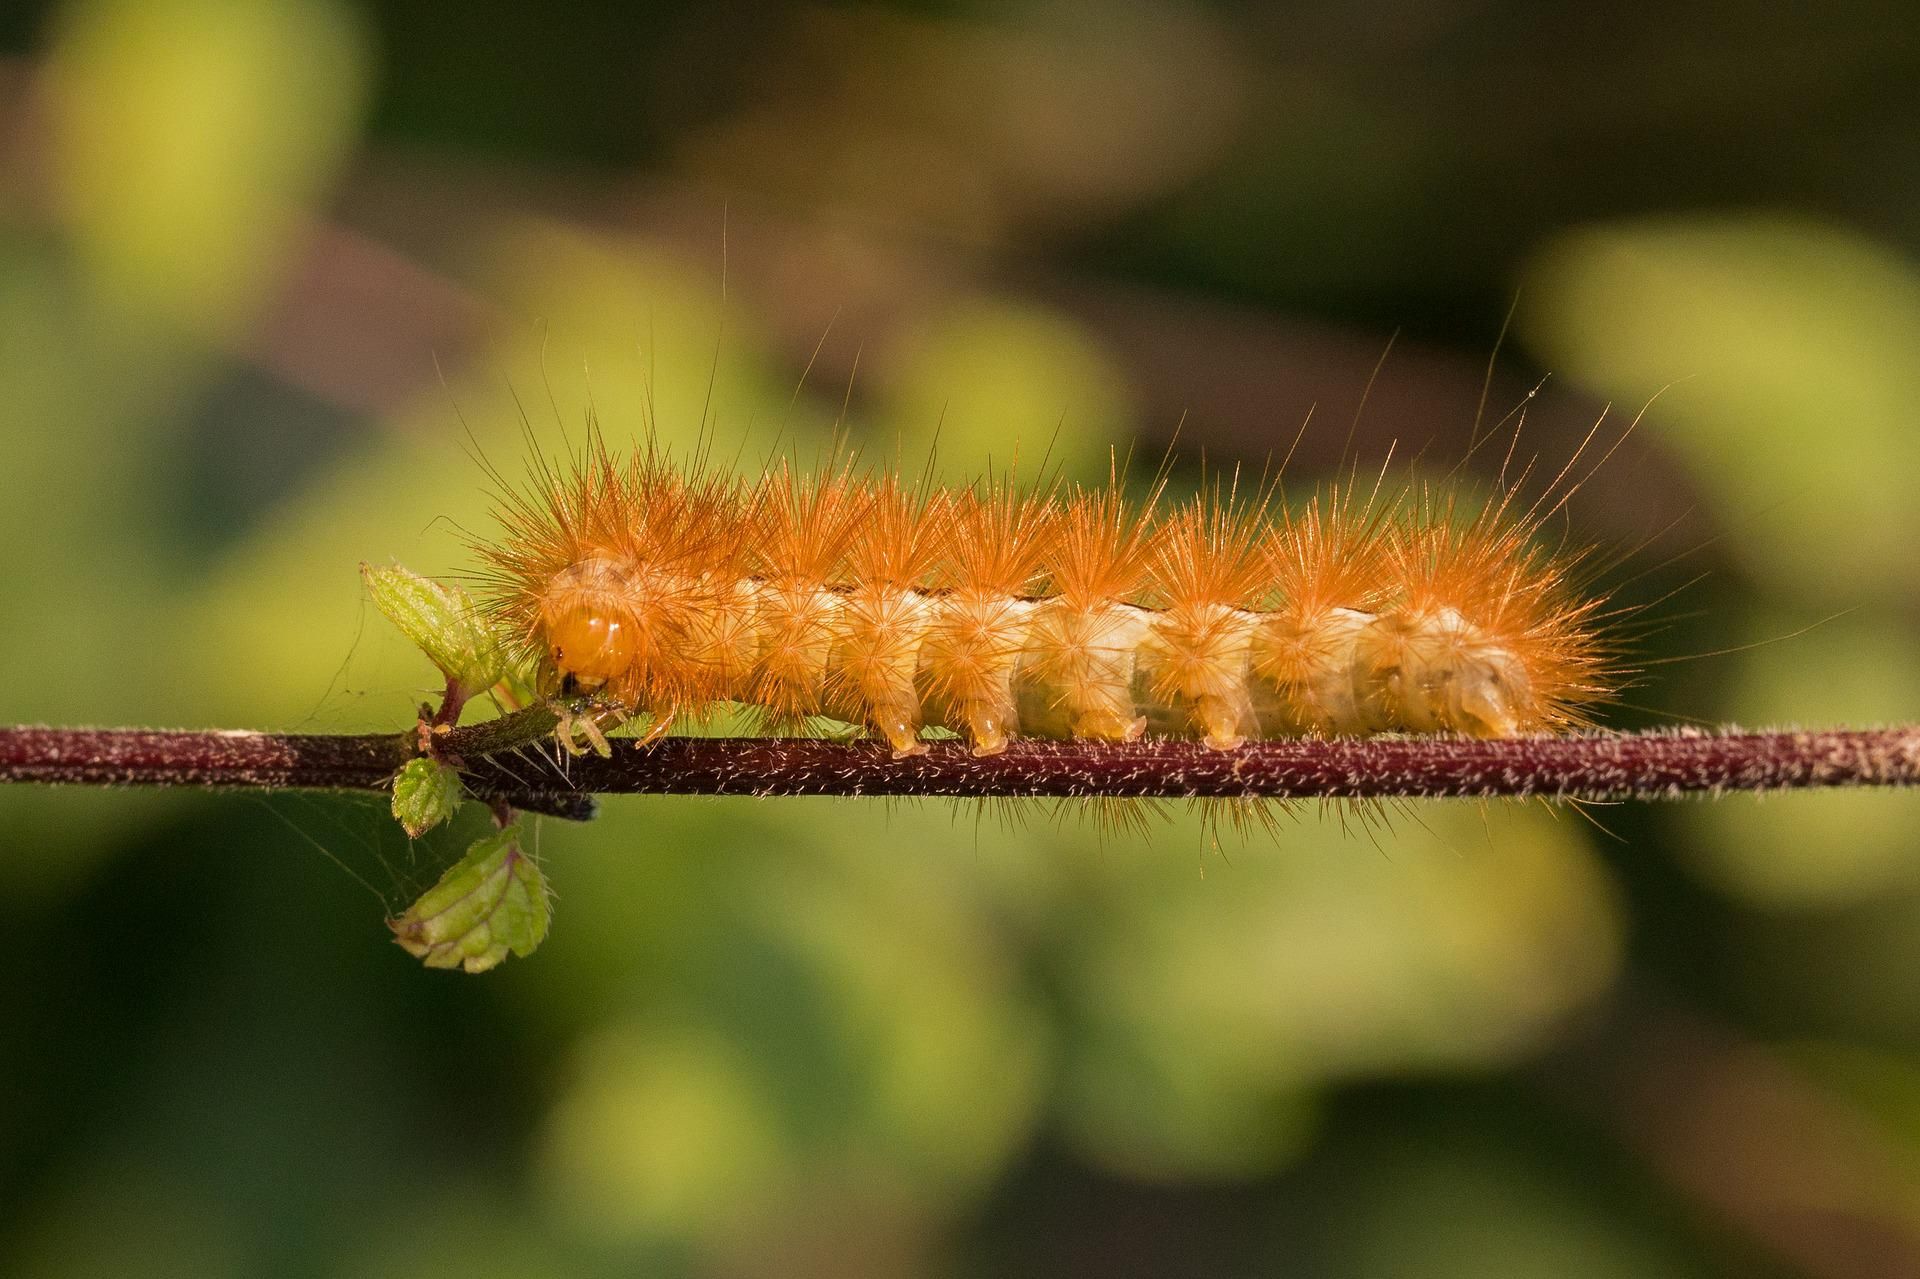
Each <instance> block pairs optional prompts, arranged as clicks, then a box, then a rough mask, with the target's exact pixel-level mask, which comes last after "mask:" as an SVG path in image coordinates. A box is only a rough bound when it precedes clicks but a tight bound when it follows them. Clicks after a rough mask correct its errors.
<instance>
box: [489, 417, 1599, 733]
mask: <svg viewBox="0 0 1920 1279" xmlns="http://www.w3.org/2000/svg"><path fill="white" fill-rule="evenodd" d="M1115 469H1116V472H1117V470H1118V468H1115ZM1565 475H1566V472H1565V471H1563V472H1562V474H1561V477H1560V479H1561V480H1564V478H1565ZM1523 478H1524V477H1523ZM1353 479H1354V477H1353V476H1350V477H1349V481H1348V483H1347V484H1345V485H1333V486H1330V487H1327V488H1325V489H1323V490H1321V491H1319V492H1317V493H1315V494H1314V495H1313V496H1312V498H1311V500H1310V501H1308V502H1307V503H1306V504H1305V505H1304V506H1302V507H1300V508H1298V509H1288V508H1287V506H1286V504H1285V503H1284V502H1281V501H1277V500H1275V498H1276V494H1275V493H1274V492H1273V491H1272V489H1271V488H1263V490H1262V492H1261V493H1260V494H1258V495H1256V496H1255V497H1254V498H1251V499H1247V500H1241V499H1240V498H1238V497H1237V496H1236V494H1235V492H1234V491H1233V490H1232V489H1231V488H1229V489H1227V490H1226V491H1224V492H1223V491H1222V490H1221V488H1220V486H1219V485H1217V484H1216V485H1215V487H1214V488H1213V490H1212V491H1208V492H1203V493H1201V494H1200V495H1198V496H1196V497H1193V498H1191V499H1189V500H1186V501H1184V502H1179V503H1174V504H1171V505H1168V504H1166V503H1165V502H1164V493H1165V479H1164V473H1163V475H1162V476H1161V477H1160V478H1159V479H1157V480H1156V481H1155V483H1154V484H1153V485H1152V486H1151V489H1150V491H1149V492H1148V493H1147V495H1146V496H1145V497H1144V498H1143V499H1142V500H1140V501H1138V502H1132V501H1129V499H1128V497H1127V495H1126V492H1125V486H1124V485H1123V484H1122V483H1121V480H1120V477H1119V476H1118V474H1115V475H1114V476H1112V477H1111V478H1110V480H1109V481H1108V482H1107V483H1105V484H1103V485H1095V486H1068V485H1064V484H1060V483H1053V484H1044V485H1036V486H1030V487H1024V488H1023V487H1022V486H1021V485H1019V484H1017V483H1015V482H1014V480H1013V479H1012V478H1011V477H1010V476H1005V477H1001V478H999V479H997V480H988V481H984V482H982V483H980V484H977V485H974V486H971V487H962V488H953V489H949V488H940V487H936V486H933V485H931V484H928V483H925V482H919V483H912V484H909V483H907V482H906V481H904V480H903V479H902V478H901V477H900V476H898V475H897V474H893V473H889V472H885V471H882V472H878V473H873V474H865V473H859V472H856V470H855V468H854V467H853V466H852V464H851V463H846V462H842V463H837V464H833V465H829V466H826V467H824V468H821V469H820V470H818V471H817V472H816V473H813V474H803V473H802V472H801V471H800V470H799V469H798V468H797V467H796V466H795V465H793V464H792V463H791V462H787V461H782V462H779V463H777V464H775V465H771V466H769V467H768V468H767V469H766V470H765V471H764V472H763V474H761V475H760V476H758V477H756V478H748V479H742V478H737V477H735V476H733V475H730V474H727V473H725V472H723V471H720V470H718V469H715V468H712V467H710V466H707V465H705V464H702V463H700V462H698V461H697V460H696V461H695V462H693V463H690V464H677V463H676V462H675V461H674V460H673V459H671V458H669V457H668V456H667V455H666V454H665V453H663V452H662V451H660V450H659V449H657V448H654V447H651V446H641V447H638V448H637V449H636V450H635V451H634V452H633V453H632V454H631V455H627V456H624V457H623V456H620V455H616V453H615V452H614V451H613V450H612V449H610V448H609V447H608V445H607V444H606V442H605V440H604V438H603V436H602V435H601V434H600V432H599V431H598V430H597V429H595V430H594V431H593V432H592V433H591V436H590V439H589V441H588V443H587V444H586V446H585V447H584V448H583V449H582V450H580V451H579V452H578V454H577V455H575V456H573V457H571V458H569V459H567V460H564V461H562V462H555V461H552V460H549V459H546V458H543V457H541V456H539V455H538V454H536V456H535V459H534V462H533V465H532V468H531V479H530V481H529V482H528V483H526V484H524V485H521V486H502V487H501V492H500V500H499V503H498V517H499V522H500V524H501V527H502V530H503V535H502V536H501V537H499V538H498V539H495V540H482V539H475V541H474V543H473V546H474V550H475V552H476V554H477V556H478V558H479V559H480V561H481V563H482V565H483V568H482V570H481V573H480V581H481V585H482V590H483V598H484V600H485V602H486V607H487V608H488V609H489V610H490V612H491V613H492V615H493V617H494V618H495V620H496V621H497V622H498V624H499V626H500V627H501V629H502V631H503V633H505V634H508V635H511V636H513V637H515V640H516V642H517V643H519V644H520V645H521V646H522V647H523V649H524V654H523V656H524V659H525V661H526V662H527V663H528V664H529V665H530V666H531V668H532V669H533V670H534V671H535V672H536V682H537V687H538V688H539V690H540V691H541V692H542V693H543V694H544V695H547V696H549V697H552V698H554V699H556V700H557V701H558V700H561V699H575V700H576V702H584V703H586V704H590V705H591V706H592V707H594V710H593V711H592V712H591V713H587V714H581V715H567V716H564V717H563V719H562V723H561V726H560V729H559V730H558V733H557V736H558V739H559V741H560V742H561V744H562V745H563V746H564V747H566V748H567V749H568V750H569V751H573V752H576V753H577V752H578V751H580V750H581V749H583V748H584V745H585V744H591V745H594V746H595V747H596V748H598V749H601V750H604V749H605V746H606V744H605V740H604V735H603V733H602V731H601V729H600V728H599V727H598V723H599V721H600V720H601V719H602V718H603V717H606V716H611V717H612V718H613V719H615V720H620V721H624V720H627V719H636V720H638V719H644V720H645V721H646V727H645V729H644V731H643V733H642V740H643V741H651V740H654V739H656V738H658V737H659V736H661V735H663V734H665V733H667V732H669V731H672V730H673V729H674V728H675V727H676V726H683V725H691V724H696V723H699V722H701V721H703V720H705V719H706V718H707V717H709V716H711V715H712V714H714V713H715V712H716V711H718V710H719V709H721V708H722V707H734V706H737V707H744V708H746V709H747V710H748V711H749V712H750V713H751V714H752V715H753V716H754V717H755V719H756V721H757V723H758V726H759V728H760V729H761V731H762V732H765V733H804V732H811V731H818V730H819V729H820V727H821V726H822V725H823V724H824V723H829V722H832V723H840V724H845V725H852V726H854V727H855V728H857V729H859V730H863V731H865V732H866V733H869V734H872V735H875V736H878V737H879V738H882V739H884V741H885V742H886V743H887V744H888V745H889V746H890V747H891V748H892V751H893V754H894V757H895V758H903V757H906V756H911V755H915V754H919V753H921V752H924V751H925V750H927V749H928V746H927V741H926V736H927V730H929V729H932V730H945V731H946V732H948V733H951V734H953V735H957V736H958V737H960V738H962V739H963V740H964V741H965V743H966V744H967V745H968V747H969V748H970V749H971V750H972V751H973V753H974V754H976V755H991V754H995V753H998V752H1001V751H1003V750H1005V748H1006V746H1007V744H1008V742H1009V741H1010V740H1012V739H1014V738H1016V737H1028V738H1040V739H1055V740H1061V739H1080V740H1096V741H1132V740H1135V739H1138V738H1140V737H1142V736H1143V735H1165V736H1171V737H1182V738H1195V739H1199V740H1201V741H1203V742H1205V743H1206V745H1207V746H1209V747H1211V748H1214V749H1217V750H1221V751H1232V750H1234V749H1236V748H1237V747H1239V746H1240V745H1241V744H1242V743H1244V742H1246V741H1247V740H1249V739H1254V738H1273V737H1298V736H1328V737H1332V736H1368V735H1375V734H1382V733H1441V734H1457V735H1463V736H1469V737H1481V738H1503V737H1514V736H1520V735H1525V734H1535V733H1552V732H1562V731H1566V730H1568V729H1571V728H1574V727H1578V726H1580V725H1583V724H1584V723H1586V722H1587V717H1588V712H1589V710H1590V708H1591V707H1593V706H1594V704H1595V703H1597V702H1599V701H1601V700H1603V699H1604V698H1606V697H1607V696H1608V695H1609V693H1610V692H1612V691H1613V689H1614V688H1615V687H1617V684H1618V681H1619V672H1618V671H1617V670H1616V669H1615V665H1614V662H1613V654H1612V650H1611V649H1610V648H1609V646H1608V644H1607V642H1606V641H1605V639H1604V638H1603V637H1602V635H1601V634H1600V628H1599V627H1598V625H1597V622H1598V620H1599V618H1600V611H1599V610H1600V609H1601V607H1602V601H1601V600H1600V599H1598V598H1593V597H1582V595H1581V594H1580V592H1579V591H1578V589H1577V584H1576V581H1575V578H1576V574H1575V571H1574V570H1575V567H1576V565H1578V564H1579V562H1580V559H1581V557H1580V555H1579V554H1578V553H1570V552H1568V551H1565V550H1563V549H1555V548H1553V547H1551V546H1550V545H1549V544H1548V539H1546V538H1544V537H1543V536H1542V533H1543V530H1544V527H1545V525H1546V522H1547V518H1548V516H1549V515H1550V514H1551V513H1552V512H1554V511H1557V510H1558V509H1559V507H1560V505H1561V504H1562V503H1564V500H1565V494H1564V493H1563V494H1562V496H1561V498H1560V501H1559V502H1556V503H1554V504H1553V505H1552V506H1551V507H1545V509H1543V507H1544V505H1545V504H1544V502H1543V501H1536V502H1535V504H1534V505H1532V506H1522V505H1521V504H1520V501H1519V499H1518V497H1517V494H1518V492H1519V490H1520V486H1519V485H1517V484H1516V485H1513V486H1507V485H1502V487H1501V489H1500V490H1499V491H1498V492H1497V493H1496V494H1495V495H1494V497H1493V499H1492V500H1490V501H1489V502H1487V503H1486V504H1485V505H1483V506H1481V507H1479V508H1478V509H1477V511H1474V512H1473V513H1471V514H1466V513H1463V512H1462V510H1461V504H1460V503H1458V502H1457V501H1456V500H1454V499H1452V498H1450V497H1444V496H1441V495H1439V494H1438V493H1437V492H1436V491H1435V490H1434V489H1432V488H1426V487H1419V486H1415V485H1413V484H1411V483H1409V484H1407V485H1406V486H1405V488H1404V489H1403V490H1402V491H1400V492H1398V493H1392V494H1389V493H1387V492H1386V491H1385V488H1384V483H1376V484H1375V485H1374V487H1373V489H1372V491H1371V492H1369V493H1367V495H1366V496H1365V497H1364V499H1362V498H1359V497H1357V496H1356V494H1357V493H1358V492H1359V491H1360V486H1359V485H1356V484H1355V483H1354V482H1353ZM1559 484H1560V480H1556V484H1555V487H1558V486H1559ZM1163 508H1164V509H1163ZM583 738H584V739H585V741H584V743H583V741H582V739H583Z"/></svg>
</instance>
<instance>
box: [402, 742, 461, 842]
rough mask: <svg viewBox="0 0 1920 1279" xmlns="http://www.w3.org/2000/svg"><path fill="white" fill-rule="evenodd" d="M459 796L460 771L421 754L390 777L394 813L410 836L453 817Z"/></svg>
mask: <svg viewBox="0 0 1920 1279" xmlns="http://www.w3.org/2000/svg"><path fill="white" fill-rule="evenodd" d="M460 798H461V790H460V774H459V773H457V772H455V771H454V770H453V769H452V768H451V767H449V766H448V765H446V764H443V763H441V762H440V761H439V760H437V759H428V758H427V757H426V756H424V755H422V756H419V757H418V758H416V759H410V760H408V761H407V765H406V767H405V768H402V769H401V770H400V775H399V776H398V777H396V778H394V779H393V815H394V818H395V819H396V820H397V821H399V823H400V825H401V826H403V827H405V828H406V832H407V837H408V838H409V839H418V838H420V837H421V836H422V835H424V834H426V833H427V832H428V831H430V830H432V829H433V828H434V827H435V826H438V825H439V824H440V823H441V822H444V821H446V820H447V818H449V817H451V816H453V810H454V809H456V808H458V807H460Z"/></svg>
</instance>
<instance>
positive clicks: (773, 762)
mask: <svg viewBox="0 0 1920 1279" xmlns="http://www.w3.org/2000/svg"><path fill="white" fill-rule="evenodd" d="M553 724H554V719H553V716H552V714H551V713H550V712H547V711H545V710H543V709H535V710H529V711H522V712H520V713H518V714H515V715H510V716H506V717H504V718H501V719H496V720H490V721H488V722H486V723H483V724H477V725H474V726H472V727H468V728H455V729H451V730H438V731H435V732H434V733H433V734H432V741H433V744H434V748H435V749H434V753H435V754H436V755H438V756H439V757H441V758H443V759H446V760H447V761H448V762H450V763H452V764H454V765H455V766H456V767H457V768H459V769H460V771H461V774H462V776H463V777H464V778H465V780H466V783H467V787H468V789H469V790H470V791H471V792H472V794H473V795H474V796H475V797H476V798H478V799H480V800H482V801H484V802H487V803H493V804H509V805H511V806H513V807H515V808H522V809H527V810H529V811H533V812H546V813H554V814H557V815H561V816H567V817H576V818H578V817H585V816H589V815H591V807H592V801H591V799H590V798H589V797H590V796H591V795H594V794H672V795H896V796H897V795H905V796H953V797H960V798H980V799H984V798H997V797H1017V796H1078V797H1114V798H1145V797H1152V798H1251V797H1271V798H1295V799H1297V798H1333V799H1339V798H1348V799H1373V798H1401V799H1415V798H1444V797H1467V798H1493V797H1499V796H1546V797H1550V798H1557V799H1588V800H1617V799H1668V798H1676V797H1679V796H1682V795H1693V794H1720V793H1723V792H1727V791H1768V790H1787V789H1810V788H1824V787H1836V786H1913V785H1920V726H1909V727H1903V728H1887V729H1863V730H1850V729H1842V730H1830V731H1823V732H1774V733H1743V732H1721V733H1702V732H1693V731H1683V732H1664V733H1624V734H1589V735H1582V736H1572V737H1530V738H1519V739H1514V740H1510V741H1473V740H1468V739H1463V738H1448V737H1384V738H1371V739H1366V740H1332V741H1320V740H1298V739H1296V740H1286V741H1265V742H1254V743H1249V744H1248V745H1246V746H1243V747H1241V748H1240V749H1238V750H1234V751H1215V750H1210V749H1208V748H1207V747H1205V746H1204V745H1201V744H1199V743H1196V742H1174V741H1152V742H1135V743H1130V744H1126V745H1118V744H1112V743H1099V742H1038V741H1021V742H1016V743H1014V744H1013V745H1012V746H1011V747H1009V748H1008V750H1007V751H1005V752H1004V753H1003V754H999V755H992V756H988V757H985V758H976V757H974V756H973V755H972V754H970V753H969V752H968V751H967V750H966V748H965V747H964V746H961V745H960V744H958V743H954V742H943V743H935V744H933V745H932V747H931V749H929V750H928V752H927V753H926V754H924V755H920V756H916V757H913V758H909V759H894V758H892V756H891V754H890V753H889V752H888V750H887V749H886V748H885V747H884V746H881V745H878V744H869V743H854V744H851V745H847V744H840V743H834V742H823V741H814V740H810V739H806V738H699V737H686V738H668V739H666V740H664V741H661V742H658V743H655V744H653V745H650V746H640V745H638V744H636V743H634V742H616V743H615V744H614V753H613V756H612V758H610V759H602V758H600V757H597V756H592V755H588V756H582V757H580V758H576V759H568V760H566V761H564V764H556V763H555V762H554V761H553V760H551V759H545V760H543V759H540V758H538V757H537V756H535V755H534V754H532V753H531V752H530V751H529V750H528V749H526V748H527V747H528V746H529V744H530V743H538V745H535V746H533V747H532V750H537V751H547V752H551V750H552V746H551V743H550V742H548V741H546V740H544V739H545V738H546V736H547V735H548V734H549V733H551V731H552V728H553ZM419 743H420V738H419V735H418V734H417V733H404V734H387V735H377V736H362V737H354V736H317V735H308V734H279V733H246V732H157V731H150V730H145V729H73V728H0V781H12V782H48V783H73V784H81V785H106V786H116V785H118V786H211V787H238V788H250V789H269V790H278V789H307V790H379V789H383V788H384V787H385V786H387V785H388V784H389V783H390V782H391V780H392V778H393V775H394V773H395V771H396V770H398V769H399V768H400V766H401V765H402V764H404V763H405V762H406V761H407V760H408V759H409V758H411V757H412V756H414V755H415V754H417V753H418V750H419Z"/></svg>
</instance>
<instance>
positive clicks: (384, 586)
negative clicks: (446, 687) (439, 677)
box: [360, 564, 510, 697]
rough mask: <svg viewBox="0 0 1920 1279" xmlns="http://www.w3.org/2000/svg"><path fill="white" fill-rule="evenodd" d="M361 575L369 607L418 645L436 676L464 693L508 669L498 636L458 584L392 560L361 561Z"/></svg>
mask: <svg viewBox="0 0 1920 1279" xmlns="http://www.w3.org/2000/svg"><path fill="white" fill-rule="evenodd" d="M360 577H361V580H363V581H364V582H366V584H367V594H368V595H369V596H370V597H371V598H372V600H373V605H374V607H375V608H377V609H379V610H380V611H381V612H382V613H384V614H386V616H387V620H388V621H390V622H392V623H393V624H394V625H395V626H397V627H399V628H400V632H401V633H402V634H403V635H405V636H406V637H407V638H408V639H410V640H412V641H413V642H414V643H415V644H417V645H419V647H420V651H421V652H423V653H425V654H426V655H427V656H428V657H430V658H432V659H433V664H434V665H435V666H438V667H439V668H440V672H441V674H443V675H445V676H446V677H447V678H448V679H451V680H457V681H458V682H459V684H460V687H461V689H462V690H463V692H464V693H465V695H466V696H468V697H471V696H474V695H475V694H478V693H484V692H486V691H487V690H488V689H490V688H492V687H493V686H494V685H495V684H497V683H499V682H500V681H501V680H502V679H504V678H506V677H507V675H508V674H509V673H510V671H509V666H510V663H509V661H508V657H507V654H506V652H505V646H504V645H502V644H501V642H500V637H499V636H498V635H496V634H495V633H494V631H493V630H492V629H491V628H489V627H488V625H487V623H486V620H485V618H483V617H482V616H481V615H480V612H479V610H478V609H476V608H475V607H474V604H473V598H472V597H471V596H470V595H468V594H467V593H466V592H465V591H463V590H461V589H460V588H459V587H457V586H448V585H446V584H445V583H442V582H436V581H434V580H433V579H432V578H430V577H422V576H420V575H419V574H418V573H414V572H411V571H409V570H407V569H404V568H401V567H400V566H399V565H397V564H391V565H379V566H376V565H372V564H362V565H361V566H360Z"/></svg>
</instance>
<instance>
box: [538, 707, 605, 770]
mask: <svg viewBox="0 0 1920 1279" xmlns="http://www.w3.org/2000/svg"><path fill="white" fill-rule="evenodd" d="M554 711H555V713H556V714H557V715H558V716H559V722H558V723H557V724H555V725H554V726H553V740H554V741H555V743H557V744H558V745H559V747H560V749H561V750H563V751H565V752H566V753H567V754H569V755H574V756H579V755H584V754H586V753H587V752H588V751H589V750H591V751H592V752H593V753H594V754H596V755H598V756H599V757H600V758H602V759H611V758H613V743H611V742H609V741H608V740H607V734H606V732H605V730H603V729H602V728H601V727H600V720H601V717H602V716H604V715H605V714H606V713H607V712H606V710H605V708H603V707H595V706H587V707H584V708H583V707H580V706H577V705H568V704H564V703H556V704H555V705H554Z"/></svg>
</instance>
